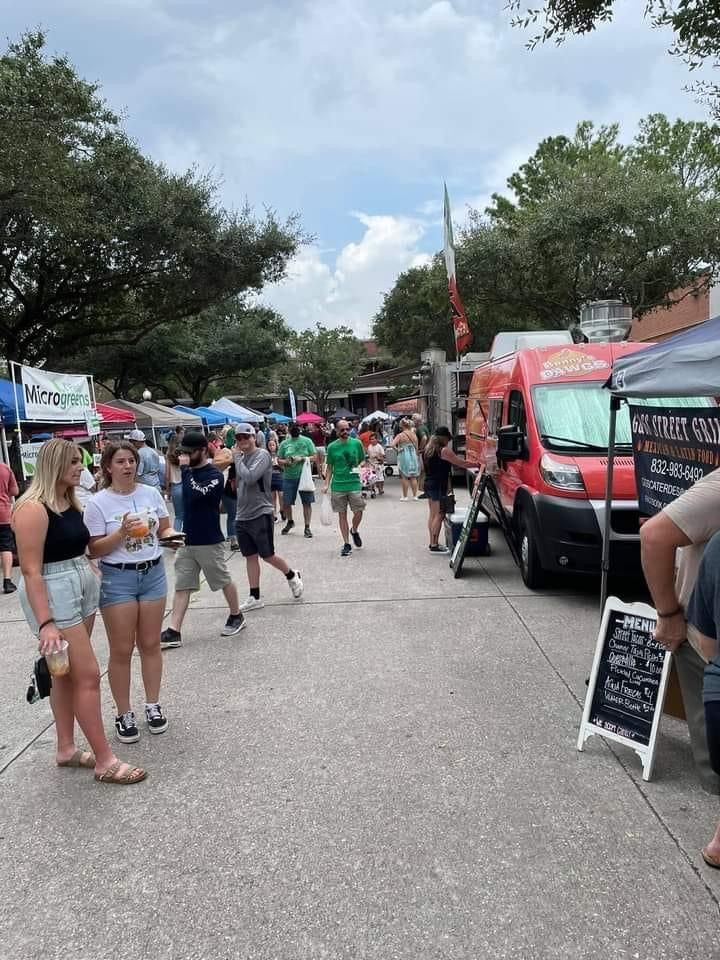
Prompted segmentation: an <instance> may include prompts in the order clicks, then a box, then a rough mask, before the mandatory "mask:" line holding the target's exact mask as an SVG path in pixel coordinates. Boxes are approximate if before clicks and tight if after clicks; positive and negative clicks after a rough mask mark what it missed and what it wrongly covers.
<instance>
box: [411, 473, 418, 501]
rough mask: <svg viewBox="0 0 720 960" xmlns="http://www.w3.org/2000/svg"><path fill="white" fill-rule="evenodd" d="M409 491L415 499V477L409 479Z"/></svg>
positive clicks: (416, 491) (416, 487)
mask: <svg viewBox="0 0 720 960" xmlns="http://www.w3.org/2000/svg"><path fill="white" fill-rule="evenodd" d="M410 490H411V491H412V495H413V496H414V497H416V496H417V495H418V481H417V477H410Z"/></svg>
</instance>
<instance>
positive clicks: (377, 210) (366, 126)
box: [0, 0, 704, 335]
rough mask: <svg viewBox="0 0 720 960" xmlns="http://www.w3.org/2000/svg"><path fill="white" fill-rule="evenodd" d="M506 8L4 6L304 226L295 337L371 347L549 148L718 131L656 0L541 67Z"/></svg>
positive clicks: (352, 0)
mask: <svg viewBox="0 0 720 960" xmlns="http://www.w3.org/2000/svg"><path fill="white" fill-rule="evenodd" d="M504 6H505V3H504V0H474V2H472V0H434V2H433V0H382V2H381V0H334V2H330V0H305V2H301V0H290V2H279V0H265V2H263V3H248V2H244V0H239V2H233V0H25V2H24V4H23V5H22V9H20V5H19V4H16V3H14V2H13V3H11V2H10V0H2V3H1V4H0V9H2V24H3V33H4V34H5V36H6V37H8V38H9V39H14V38H15V37H17V36H18V35H19V34H20V33H21V32H22V31H23V30H27V29H31V28H36V27H39V26H41V27H42V28H44V29H45V30H46V31H47V33H48V47H49V49H50V50H51V51H53V52H59V53H65V54H67V55H68V56H69V57H70V59H71V60H72V61H73V63H74V64H75V65H76V67H77V69H78V70H79V72H80V73H81V74H82V75H83V76H85V77H86V78H87V79H89V80H93V81H96V82H98V83H100V84H101V86H102V90H103V93H104V95H105V97H106V99H107V100H108V102H109V103H110V105H111V106H112V107H113V108H114V109H115V110H117V111H121V112H122V113H123V114H124V116H125V123H126V127H127V129H128V130H129V132H130V133H131V135H132V136H133V137H135V138H136V140H137V141H138V142H139V143H140V145H141V147H142V149H143V150H144V151H145V152H146V153H148V154H150V155H151V156H153V157H154V158H155V159H158V160H162V161H164V162H165V163H167V164H168V165H169V166H170V167H172V168H174V169H177V170H183V169H185V168H187V167H188V166H190V165H191V164H197V165H198V166H199V167H200V168H201V169H203V170H207V169H211V170H213V171H214V173H215V174H216V175H217V176H218V177H220V178H222V181H223V186H222V198H223V202H224V203H225V204H226V205H227V206H240V205H242V204H243V203H244V202H245V200H246V199H247V200H248V201H249V202H250V203H251V204H252V205H253V206H255V207H256V208H257V209H258V210H262V207H263V206H264V205H268V206H271V207H273V208H274V209H276V210H277V211H278V213H279V214H280V215H286V214H289V213H292V212H299V213H300V214H301V217H302V223H303V227H304V229H305V230H306V231H307V232H308V233H311V234H312V235H313V236H314V237H315V238H316V243H315V244H313V245H311V246H309V247H306V248H304V249H303V251H302V252H301V254H300V256H299V257H298V259H297V260H296V261H295V262H294V263H293V264H292V266H291V269H290V275H289V277H288V279H286V280H285V281H284V282H283V283H282V284H280V285H279V286H278V287H277V288H273V289H268V290H267V291H266V292H265V299H266V300H267V301H268V302H270V303H272V304H273V305H274V306H276V307H277V308H278V309H279V310H281V311H282V312H283V313H284V314H285V316H286V317H287V319H288V321H289V322H290V323H291V324H292V325H293V326H294V327H297V328H302V327H306V326H309V325H312V324H313V323H314V322H315V321H321V322H323V323H327V324H330V325H335V324H340V323H346V324H348V325H349V326H351V327H353V328H354V329H355V330H356V332H357V333H359V334H361V335H362V334H366V333H367V332H368V331H369V327H370V323H371V320H372V316H373V314H374V313H375V311H376V310H377V308H378V306H379V304H380V301H381V298H382V292H383V291H387V290H389V289H390V288H391V287H392V284H393V281H394V279H395V277H396V276H397V274H398V273H399V272H400V271H401V270H404V269H406V268H407V267H409V266H410V265H412V264H416V263H422V262H426V261H427V259H428V257H429V256H430V255H431V254H432V253H433V252H434V251H435V250H436V249H438V248H439V246H440V245H441V242H442V241H441V230H440V214H441V209H440V204H441V196H442V181H443V179H446V180H447V182H448V186H449V189H450V194H451V198H452V202H453V205H454V208H455V215H456V226H459V225H460V224H461V223H462V220H463V218H464V216H465V211H466V210H467V207H468V205H472V206H483V205H484V203H485V201H486V200H487V198H488V197H489V195H490V194H491V193H492V192H493V191H494V190H501V189H503V187H504V183H505V180H506V178H507V176H508V175H509V174H510V173H512V171H513V170H514V169H516V168H517V166H518V165H519V164H520V163H522V162H523V160H524V159H526V158H527V156H528V155H529V154H530V153H532V151H533V150H534V148H535V146H536V145H537V143H538V141H539V140H541V139H542V138H543V137H546V136H550V135H553V134H558V133H571V132H572V130H573V129H574V127H575V124H576V123H577V122H579V121H581V120H585V119H591V120H593V121H595V122H596V123H598V124H599V123H609V122H613V121H618V122H620V123H621V124H622V128H623V133H624V134H625V135H626V136H627V137H628V138H629V137H630V136H632V134H633V132H634V129H635V127H636V125H637V122H638V120H639V119H640V118H641V117H643V116H645V115H646V114H648V113H651V112H655V111H662V112H664V113H667V114H668V115H669V116H671V117H675V116H683V117H685V118H692V117H699V118H702V117H703V116H704V113H703V108H702V107H700V106H698V105H697V104H695V103H694V101H693V99H692V97H691V96H690V95H689V94H687V93H684V92H683V89H682V88H683V85H684V84H685V83H686V82H687V80H688V76H687V72H686V69H685V67H684V65H683V64H682V63H680V62H678V61H676V60H675V59H673V58H671V57H670V56H669V55H668V54H667V48H668V46H669V43H670V39H671V38H670V36H669V35H668V34H666V33H662V32H659V31H655V30H651V29H650V27H649V26H648V24H647V23H646V22H644V21H643V19H642V11H643V7H644V3H643V0H630V2H625V3H622V4H620V5H619V9H620V11H621V15H620V17H619V18H618V19H616V21H615V22H614V23H613V24H611V25H608V26H605V27H603V28H602V29H601V30H600V31H598V33H597V34H594V35H591V36H589V37H581V38H574V39H572V40H570V41H569V42H567V43H566V44H564V45H562V46H560V47H555V46H548V47H545V48H541V49H539V50H536V51H533V52H530V51H528V50H526V49H525V41H526V39H527V35H525V34H523V33H522V32H521V31H518V30H514V29H511V28H510V26H509V23H508V13H507V12H506V11H505V10H504Z"/></svg>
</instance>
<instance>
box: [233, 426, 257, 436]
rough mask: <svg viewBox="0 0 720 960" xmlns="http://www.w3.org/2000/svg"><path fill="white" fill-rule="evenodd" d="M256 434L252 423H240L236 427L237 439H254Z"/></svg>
mask: <svg viewBox="0 0 720 960" xmlns="http://www.w3.org/2000/svg"><path fill="white" fill-rule="evenodd" d="M256 432H257V431H256V430H255V427H254V426H253V425H252V424H251V423H239V424H238V425H237V426H236V427H235V436H236V437H254V436H255V434H256Z"/></svg>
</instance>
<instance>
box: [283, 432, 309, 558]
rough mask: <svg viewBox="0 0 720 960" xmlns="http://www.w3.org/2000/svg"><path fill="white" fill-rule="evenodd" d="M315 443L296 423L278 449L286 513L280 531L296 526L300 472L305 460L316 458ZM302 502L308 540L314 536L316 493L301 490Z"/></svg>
mask: <svg viewBox="0 0 720 960" xmlns="http://www.w3.org/2000/svg"><path fill="white" fill-rule="evenodd" d="M315 455H316V450H315V444H314V443H313V442H312V440H311V439H310V437H303V436H302V434H301V433H300V427H298V425H297V424H296V423H293V424H291V425H290V436H289V437H288V438H287V440H283V442H282V443H281V444H280V447H279V449H278V461H277V462H278V466H280V467H282V468H283V491H282V496H283V511H284V513H285V526H284V527H283V528H282V530H281V531H280V533H283V534H285V533H290V531H291V530H292V528H293V527H294V526H295V521H294V520H293V515H292V508H293V506H294V505H295V500H296V499H297V495H298V485H299V483H300V474H301V473H302V469H303V464H304V463H305V460H306V459H307V460H310V461H311V462H312V461H313V460H314V459H315ZM300 502H301V503H302V508H303V517H304V519H305V536H306V537H307V538H308V540H309V539H310V538H311V537H312V530H311V529H310V521H311V519H312V505H313V503H315V494H314V493H311V492H310V491H305V490H301V491H300Z"/></svg>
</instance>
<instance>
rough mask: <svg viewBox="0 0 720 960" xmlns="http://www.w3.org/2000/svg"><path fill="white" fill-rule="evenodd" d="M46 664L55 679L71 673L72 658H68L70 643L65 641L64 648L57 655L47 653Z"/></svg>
mask: <svg viewBox="0 0 720 960" xmlns="http://www.w3.org/2000/svg"><path fill="white" fill-rule="evenodd" d="M45 662H46V663H47V665H48V670H49V671H50V673H51V674H52V675H53V676H54V677H64V676H66V674H68V673H70V657H69V656H68V642H67V640H63V644H62V647H61V648H60V650H58V651H57V653H46V654H45Z"/></svg>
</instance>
